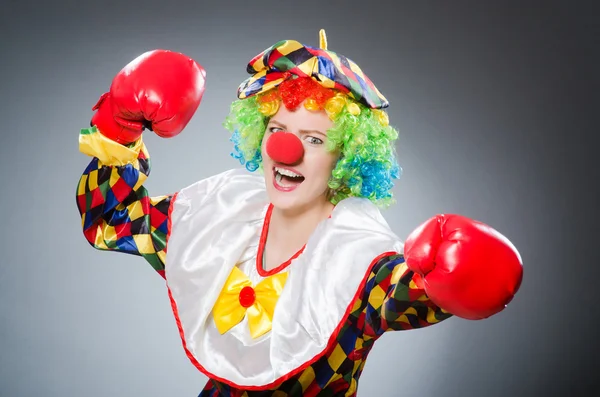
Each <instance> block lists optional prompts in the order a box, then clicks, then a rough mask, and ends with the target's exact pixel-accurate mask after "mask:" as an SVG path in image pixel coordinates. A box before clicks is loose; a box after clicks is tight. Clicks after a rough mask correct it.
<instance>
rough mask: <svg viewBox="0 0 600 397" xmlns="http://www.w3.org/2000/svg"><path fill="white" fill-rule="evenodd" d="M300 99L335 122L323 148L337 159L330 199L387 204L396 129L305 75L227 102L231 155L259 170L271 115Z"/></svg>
mask: <svg viewBox="0 0 600 397" xmlns="http://www.w3.org/2000/svg"><path fill="white" fill-rule="evenodd" d="M302 102H304V106H305V107H306V108H307V109H308V110H313V111H318V110H325V112H326V113H327V115H328V116H329V118H330V119H331V120H332V121H333V123H334V126H333V127H332V128H330V129H329V130H328V131H327V146H326V148H327V150H328V151H337V152H338V153H339V155H340V157H339V159H338V161H337V164H336V166H335V168H334V169H333V171H332V173H331V178H330V180H329V188H330V189H331V191H332V194H331V196H330V201H331V202H332V203H333V204H337V203H339V202H340V201H341V200H343V199H345V198H347V197H365V198H368V199H369V200H371V201H372V202H373V203H375V204H377V205H378V206H380V207H385V206H387V205H389V204H391V203H392V202H393V199H392V193H391V189H392V187H393V186H394V184H393V180H394V179H398V178H399V174H400V167H399V166H398V163H397V161H396V156H395V151H394V141H395V140H396V139H397V138H398V132H397V131H396V130H395V129H394V128H392V127H391V126H390V125H389V121H388V117H387V114H386V113H385V112H384V111H383V110H379V109H370V108H368V107H366V106H364V105H363V104H361V103H359V102H357V101H355V100H353V99H352V98H350V97H349V96H348V95H346V94H344V93H342V92H340V91H338V90H334V89H329V88H325V87H323V86H321V85H320V84H319V83H317V82H315V81H314V80H313V79H311V78H308V77H298V78H288V79H287V80H285V81H283V82H282V83H281V84H280V85H279V86H278V87H276V88H273V89H271V90H269V91H267V92H265V93H261V94H258V95H255V96H252V97H249V98H246V99H242V100H236V101H234V102H233V103H232V104H231V110H230V114H229V116H227V118H226V119H225V122H224V126H225V128H227V129H228V130H229V131H231V132H232V137H231V139H230V140H231V142H233V145H234V150H233V152H232V153H231V155H232V157H234V158H236V159H238V160H239V161H240V163H241V164H243V165H245V167H246V169H248V170H249V171H256V170H258V169H262V157H261V143H262V139H263V136H264V133H265V129H266V126H267V124H268V122H269V119H270V117H271V116H273V115H274V114H275V113H277V111H278V110H279V106H281V104H282V103H283V104H284V106H286V108H288V109H290V110H294V109H296V108H297V107H298V106H299V105H300V104H301V103H302Z"/></svg>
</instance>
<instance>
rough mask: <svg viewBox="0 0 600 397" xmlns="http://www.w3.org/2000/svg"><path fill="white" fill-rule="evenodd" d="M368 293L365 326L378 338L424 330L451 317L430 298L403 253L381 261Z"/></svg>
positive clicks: (372, 275)
mask: <svg viewBox="0 0 600 397" xmlns="http://www.w3.org/2000/svg"><path fill="white" fill-rule="evenodd" d="M365 293H366V295H367V296H368V305H367V309H366V318H365V327H367V329H366V331H370V332H369V333H373V334H374V335H381V334H382V333H384V332H387V331H393V330H407V329H415V328H422V327H426V326H429V325H432V324H436V323H438V322H440V321H442V320H445V319H447V318H448V317H450V316H451V314H450V313H448V312H446V311H444V310H443V309H442V308H440V307H438V306H436V305H435V303H433V302H432V301H431V299H429V297H428V296H427V294H426V293H425V290H424V289H423V284H422V279H421V277H420V276H419V275H418V274H415V273H414V272H413V271H412V270H410V269H408V267H407V266H406V263H405V262H404V256H403V255H400V254H395V255H388V256H385V257H383V258H381V259H379V260H378V261H377V263H376V264H375V266H374V267H373V270H372V272H371V274H370V276H369V278H368V281H367V285H366V288H365Z"/></svg>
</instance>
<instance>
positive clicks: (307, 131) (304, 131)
mask: <svg viewBox="0 0 600 397" xmlns="http://www.w3.org/2000/svg"><path fill="white" fill-rule="evenodd" d="M300 132H301V133H303V134H311V133H313V134H314V133H316V134H319V135H322V136H324V137H327V134H326V133H324V132H321V131H319V130H300Z"/></svg>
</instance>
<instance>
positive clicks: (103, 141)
mask: <svg viewBox="0 0 600 397" xmlns="http://www.w3.org/2000/svg"><path fill="white" fill-rule="evenodd" d="M143 147H144V143H143V142H142V138H141V137H140V138H139V139H138V140H137V141H135V142H132V143H131V144H129V145H122V144H120V143H118V142H115V141H113V140H112V139H110V138H107V137H106V136H104V135H102V133H101V132H100V131H99V130H98V129H97V128H96V127H90V128H84V129H82V130H81V132H80V133H79V151H80V152H81V153H83V154H86V155H88V156H91V157H97V158H98V160H100V161H101V162H102V163H103V164H104V165H113V166H121V165H125V164H131V163H132V162H133V161H135V159H137V158H138V156H139V154H140V151H141V150H142V149H143Z"/></svg>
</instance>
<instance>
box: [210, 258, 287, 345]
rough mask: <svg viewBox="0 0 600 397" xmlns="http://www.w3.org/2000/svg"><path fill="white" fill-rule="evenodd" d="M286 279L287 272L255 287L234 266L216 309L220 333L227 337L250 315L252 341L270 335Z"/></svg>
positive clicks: (215, 317) (214, 310)
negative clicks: (276, 307) (226, 333)
mask: <svg viewBox="0 0 600 397" xmlns="http://www.w3.org/2000/svg"><path fill="white" fill-rule="evenodd" d="M286 280H287V273H277V274H274V275H272V276H269V277H267V278H265V279H264V280H262V281H261V282H260V283H258V284H257V285H256V286H255V287H252V282H251V281H250V279H249V278H248V276H246V275H245V274H244V272H242V271H241V270H240V269H238V268H237V267H234V268H233V270H232V271H231V274H230V275H229V277H228V278H227V281H225V286H224V287H223V289H222V290H221V294H220V295H219V298H218V299H217V302H216V303H215V306H214V307H213V318H214V320H215V325H216V326H217V330H219V332H220V333H221V334H224V333H225V332H227V331H229V330H230V329H231V328H233V326H234V325H236V324H238V323H239V322H240V321H242V320H243V319H244V316H246V315H248V326H249V327H250V335H251V336H252V338H258V337H259V336H261V335H263V334H265V333H267V332H269V331H270V330H271V320H272V319H273V313H274V312H275V305H276V304H277V300H278V299H279V295H280V294H281V291H282V290H283V286H284V285H285V281H286Z"/></svg>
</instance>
